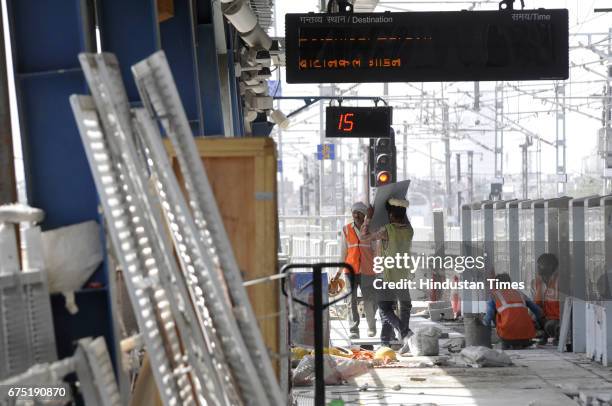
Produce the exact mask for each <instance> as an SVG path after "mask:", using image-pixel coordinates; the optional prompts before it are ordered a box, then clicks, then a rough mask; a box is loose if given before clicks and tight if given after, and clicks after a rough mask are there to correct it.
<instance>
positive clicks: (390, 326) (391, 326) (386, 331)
mask: <svg viewBox="0 0 612 406" xmlns="http://www.w3.org/2000/svg"><path fill="white" fill-rule="evenodd" d="M394 303H397V307H398V308H397V313H396V312H395V311H394V310H393V304H394ZM378 309H379V310H380V318H381V319H382V323H383V325H382V329H381V331H380V342H381V343H382V345H385V346H388V345H389V342H390V341H391V340H392V338H393V335H394V334H393V333H394V331H395V332H396V333H395V334H396V335H397V333H399V334H400V337H397V338H399V339H402V338H404V337H405V336H406V335H407V334H408V332H409V331H410V326H409V325H410V310H411V309H412V301H411V300H410V295H406V294H402V297H401V300H397V299H396V300H384V301H380V302H378ZM398 314H399V317H398Z"/></svg>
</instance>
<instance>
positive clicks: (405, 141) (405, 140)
mask: <svg viewBox="0 0 612 406" xmlns="http://www.w3.org/2000/svg"><path fill="white" fill-rule="evenodd" d="M403 148H404V157H403V158H404V165H403V167H404V178H403V179H402V180H406V179H408V122H407V121H404V147H403Z"/></svg>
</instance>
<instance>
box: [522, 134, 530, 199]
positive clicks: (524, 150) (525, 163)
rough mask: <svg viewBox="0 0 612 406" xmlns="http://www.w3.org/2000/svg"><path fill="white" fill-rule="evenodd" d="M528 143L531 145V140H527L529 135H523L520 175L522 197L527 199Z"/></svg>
mask: <svg viewBox="0 0 612 406" xmlns="http://www.w3.org/2000/svg"><path fill="white" fill-rule="evenodd" d="M529 145H531V142H530V141H529V137H525V143H524V144H521V145H520V147H521V154H522V160H523V161H522V171H521V177H522V183H521V185H522V189H523V199H528V198H529V197H528V196H529V173H528V171H529V162H528V160H529V150H528V148H529Z"/></svg>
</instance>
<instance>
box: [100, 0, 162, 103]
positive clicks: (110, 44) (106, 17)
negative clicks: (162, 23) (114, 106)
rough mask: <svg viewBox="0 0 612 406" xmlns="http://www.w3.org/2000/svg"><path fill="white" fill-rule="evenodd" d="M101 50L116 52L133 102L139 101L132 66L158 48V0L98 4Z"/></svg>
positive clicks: (101, 2)
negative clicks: (156, 0)
mask: <svg viewBox="0 0 612 406" xmlns="http://www.w3.org/2000/svg"><path fill="white" fill-rule="evenodd" d="M98 9H99V13H100V18H99V23H100V28H101V36H102V50H103V51H105V52H112V53H114V54H115V55H117V58H118V59H119V63H120V65H121V74H122V76H123V81H124V82H125V86H126V89H127V93H128V97H129V99H130V101H135V100H138V99H139V97H138V90H137V89H136V84H135V83H134V77H133V76H132V72H131V67H132V65H134V64H135V63H136V62H139V61H141V60H143V59H145V58H146V57H148V56H149V55H151V54H152V53H154V52H156V51H158V50H159V29H158V23H157V11H156V2H155V0H129V1H124V0H102V1H100V2H99V3H98Z"/></svg>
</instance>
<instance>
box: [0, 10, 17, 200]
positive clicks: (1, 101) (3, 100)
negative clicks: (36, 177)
mask: <svg viewBox="0 0 612 406" xmlns="http://www.w3.org/2000/svg"><path fill="white" fill-rule="evenodd" d="M2 28H3V26H2V9H1V8H0V205H1V204H7V203H13V202H15V198H16V197H17V196H16V189H15V167H14V165H15V163H14V160H13V140H12V132H11V112H10V108H9V94H8V77H7V72H6V59H5V57H4V46H3V44H4V34H3V29H2Z"/></svg>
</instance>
